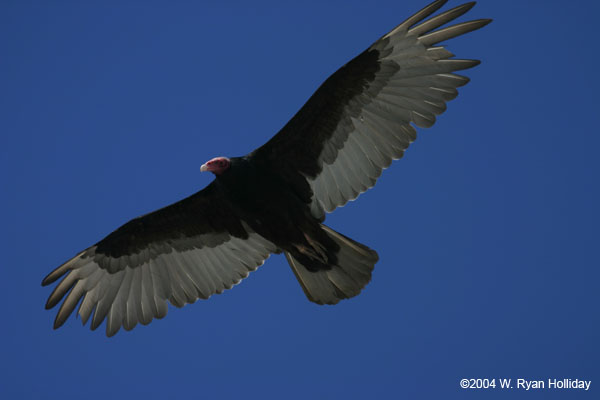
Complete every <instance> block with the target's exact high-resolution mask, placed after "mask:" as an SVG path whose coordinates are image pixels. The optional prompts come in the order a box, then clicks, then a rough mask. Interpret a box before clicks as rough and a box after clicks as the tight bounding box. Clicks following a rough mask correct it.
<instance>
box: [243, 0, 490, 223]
mask: <svg viewBox="0 0 600 400" xmlns="http://www.w3.org/2000/svg"><path fill="white" fill-rule="evenodd" d="M445 2H446V1H445V0H438V1H435V2H433V3H431V4H430V5H428V6H427V7H425V8H423V9H422V10H421V11H419V12H417V13H416V14H415V15H413V16H412V17H410V18H408V19H407V20H406V21H404V22H403V23H402V24H400V25H399V26H398V27H396V28H395V29H394V30H392V31H391V32H389V33H388V34H387V35H385V36H383V37H382V38H381V39H379V40H378V41H376V42H375V43H374V44H373V45H372V46H371V47H369V48H368V49H367V50H365V51H364V52H363V53H361V54H360V55H358V56H357V57H355V58H354V59H353V60H351V61H350V62H349V63H347V64H346V65H344V66H343V67H342V68H340V69H339V70H338V71H336V72H335V73H334V74H333V75H331V76H330V77H329V78H328V79H327V80H326V81H325V82H324V83H323V84H322V85H321V86H320V87H319V89H318V90H317V91H316V92H315V93H314V94H313V95H312V97H311V98H310V99H309V100H308V101H307V102H306V104H305V105H304V106H303V107H302V108H301V109H300V111H298V113H297V114H296V115H295V116H294V117H293V118H292V119H291V120H290V121H289V122H288V123H287V124H286V125H285V126H284V127H283V129H281V131H280V132H279V133H278V134H277V135H275V136H274V137H273V138H272V139H271V140H270V141H269V142H267V143H266V144H265V145H264V146H262V147H260V148H258V149H257V150H255V151H254V153H253V154H252V157H253V158H254V160H255V162H257V163H264V164H265V165H267V166H268V167H269V168H271V169H273V170H277V171H278V172H279V173H280V174H281V176H282V178H283V179H285V180H286V181H288V183H290V184H291V185H292V186H293V187H295V188H296V191H297V193H299V194H300V195H301V196H302V198H303V199H304V200H305V201H307V202H309V203H310V205H311V213H312V214H313V216H315V217H316V218H324V212H325V211H327V212H331V211H333V210H334V209H335V208H336V207H339V206H343V205H344V204H346V203H347V202H348V201H349V200H353V199H355V198H356V197H357V196H358V195H359V194H360V193H362V192H364V191H365V190H367V189H368V188H370V187H372V186H373V185H375V182H376V180H377V178H378V177H379V176H380V175H381V172H382V170H383V169H385V168H387V167H388V166H389V165H390V163H391V162H392V160H393V159H398V158H400V157H402V155H403V153H404V150H405V149H406V148H407V147H408V145H409V144H410V143H411V142H413V141H414V140H415V139H416V131H415V129H414V127H413V126H412V125H411V124H414V125H417V126H419V127H430V126H431V125H433V123H434V122H435V119H436V115H438V114H441V113H442V112H444V111H445V110H446V102H447V101H449V100H452V99H453V98H454V97H456V95H457V94H458V92H457V90H456V89H457V87H459V86H462V85H464V84H466V83H467V82H468V81H469V80H468V78H466V77H464V76H461V75H457V74H455V73H454V72H455V71H458V70H463V69H466V68H470V67H473V66H475V65H477V64H479V61H476V60H462V59H454V58H452V57H453V56H454V55H453V54H452V53H451V52H449V51H448V50H446V49H445V48H444V47H442V46H435V45H436V44H437V43H439V42H441V41H443V40H447V39H451V38H453V37H456V36H459V35H462V34H464V33H467V32H470V31H473V30H475V29H478V28H481V27H482V26H484V25H486V24H488V23H489V22H490V20H487V19H481V20H474V21H468V22H463V23H459V24H456V25H453V26H450V27H447V28H442V29H438V28H440V27H441V26H442V25H444V24H446V23H447V22H449V21H452V20H454V19H455V18H457V17H459V16H461V15H463V14H464V13H465V12H467V11H468V10H469V9H471V7H473V5H474V4H475V3H474V2H472V3H466V4H463V5H461V6H458V7H455V8H453V9H451V10H448V11H446V12H443V13H441V14H439V15H437V16H434V17H432V18H430V19H429V20H427V21H425V22H421V21H422V20H423V19H425V18H427V17H428V16H430V15H431V14H432V13H434V12H435V11H437V10H438V9H439V8H440V7H441V6H442V5H444V3H445ZM436 29H438V30H436ZM307 193H308V194H307Z"/></svg>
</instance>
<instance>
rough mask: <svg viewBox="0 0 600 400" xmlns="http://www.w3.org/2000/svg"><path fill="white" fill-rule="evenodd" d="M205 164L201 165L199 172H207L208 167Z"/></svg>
mask: <svg viewBox="0 0 600 400" xmlns="http://www.w3.org/2000/svg"><path fill="white" fill-rule="evenodd" d="M206 164H208V163H206ZM206 164H202V166H201V167H200V172H206V171H208V165H206Z"/></svg>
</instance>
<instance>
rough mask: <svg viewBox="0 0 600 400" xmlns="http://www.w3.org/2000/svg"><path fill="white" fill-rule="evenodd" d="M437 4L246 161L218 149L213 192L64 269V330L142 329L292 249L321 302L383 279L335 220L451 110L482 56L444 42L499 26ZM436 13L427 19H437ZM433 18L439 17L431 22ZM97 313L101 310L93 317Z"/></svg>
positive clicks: (156, 215)
mask: <svg viewBox="0 0 600 400" xmlns="http://www.w3.org/2000/svg"><path fill="white" fill-rule="evenodd" d="M444 3H446V1H445V0H438V1H434V2H433V3H431V4H430V5H428V6H426V7H425V8H423V9H422V10H421V11H419V12H417V13H416V14H414V15H413V16H411V17H410V18H408V19H407V20H406V21H404V22H402V23H401V24H400V25H398V26H397V27H396V28H394V29H393V30H392V31H391V32H389V33H387V34H386V35H384V36H383V37H381V38H380V39H379V40H377V41H376V42H375V43H373V45H371V46H370V47H369V48H368V49H366V50H365V51H363V52H362V53H361V54H359V55H358V56H357V57H355V58H354V59H352V60H351V61H350V62H348V63H347V64H346V65H344V66H343V67H341V68H340V69H339V70H337V71H336V72H335V73H334V74H333V75H331V76H330V77H329V78H328V79H327V80H326V81H325V82H324V83H323V84H322V85H321V86H320V87H319V88H318V90H317V91H316V92H315V93H314V94H313V95H312V96H311V97H310V99H309V100H308V101H307V102H306V104H305V105H304V106H303V107H302V108H301V109H300V111H298V112H297V113H296V114H295V115H294V117H293V118H292V119H291V120H290V121H289V122H288V123H287V124H286V125H285V126H284V127H283V128H282V129H281V130H280V131H279V132H278V133H277V134H276V135H275V136H274V137H273V138H271V140H269V141H268V142H267V143H266V144H264V145H263V146H261V147H259V148H258V149H256V150H254V151H253V152H251V153H249V154H247V155H245V156H243V157H216V158H213V159H211V160H210V161H208V162H206V163H205V164H204V165H202V167H201V168H200V170H201V171H210V172H212V173H213V174H214V175H215V179H214V180H213V181H212V182H211V183H210V184H209V185H208V186H206V187H205V188H204V189H202V190H200V191H199V192H197V193H195V194H193V195H191V196H189V197H187V198H185V199H183V200H181V201H179V202H177V203H174V204H172V205H169V206H167V207H164V208H161V209H159V210H157V211H154V212H152V213H150V214H146V215H143V216H141V217H138V218H135V219H133V220H131V221H129V222H127V223H126V224H125V225H123V226H121V227H120V228H118V229H117V230H115V231H114V232H112V233H111V234H109V235H108V236H106V237H105V238H104V239H102V240H100V241H99V242H98V243H96V244H94V245H93V246H91V247H89V248H87V249H85V250H83V251H81V252H80V253H79V254H77V255H76V256H75V257H73V258H72V259H70V260H69V261H67V262H66V263H64V264H62V265H61V266H60V267H58V268H56V269H55V270H54V271H52V272H51V273H50V274H49V275H48V276H46V277H45V278H44V280H43V281H42V285H44V286H45V285H49V284H52V283H54V282H56V281H57V280H58V279H59V278H61V277H62V280H61V281H60V283H58V284H57V285H56V287H55V288H54V290H53V291H52V294H51V295H50V297H49V298H48V301H47V303H46V308H47V309H50V308H52V307H54V306H56V305H57V304H58V303H59V302H61V300H63V299H64V300H63V301H62V304H61V305H60V309H59V310H58V313H57V315H56V319H55V322H54V328H55V329H56V328H58V327H60V326H61V325H63V324H64V322H65V321H66V319H67V318H68V317H69V315H71V313H72V312H73V311H74V310H75V307H76V306H77V305H78V304H79V308H78V311H77V312H78V313H79V315H80V316H81V319H82V321H83V323H84V324H85V323H86V322H87V321H88V319H89V318H90V317H92V321H91V329H96V328H98V326H99V325H100V324H101V323H102V322H103V321H104V320H106V334H107V336H112V335H114V334H115V333H117V331H119V329H120V328H121V326H123V327H124V328H125V329H126V330H131V329H133V328H134V327H135V326H136V325H137V324H138V323H141V324H143V325H146V324H148V323H150V322H151V321H152V319H153V318H162V317H164V316H165V315H166V314H167V302H169V303H171V304H173V305H175V306H176V307H182V306H183V305H185V304H186V303H194V302H195V301H196V300H197V299H208V298H209V297H210V296H211V295H213V294H215V293H222V292H223V291H224V290H225V289H229V288H231V287H232V286H234V285H236V284H237V283H239V282H240V281H241V280H242V279H243V278H245V277H247V276H248V274H249V272H251V271H254V270H255V269H256V268H257V267H258V266H260V265H262V264H263V263H264V261H265V260H266V259H267V258H268V257H269V255H270V254H271V253H283V254H284V255H285V257H286V258H287V261H288V262H289V265H290V267H291V268H292V271H293V272H294V274H295V275H296V278H297V279H298V282H299V283H300V285H301V286H302V289H303V290H304V293H305V294H306V296H307V297H308V299H309V300H310V301H312V302H315V303H318V304H336V303H338V302H339V301H340V300H342V299H347V298H351V297H354V296H356V295H358V294H359V293H360V291H361V290H362V289H363V288H364V287H365V286H366V285H367V283H368V282H369V281H370V280H371V273H372V271H373V268H374V266H375V263H376V262H377V260H378V255H377V253H376V252H375V251H374V250H372V249H370V248H369V247H367V246H365V245H363V244H360V243H358V242H356V241H354V240H352V239H350V238H348V237H346V236H344V235H342V234H341V233H338V232H336V231H334V230H333V229H331V228H329V227H327V226H325V225H324V224H323V222H324V220H325V214H326V212H327V213H329V212H332V211H333V210H335V209H336V208H337V207H340V206H343V205H344V204H346V203H347V202H348V201H350V200H354V199H356V198H357V197H358V195H359V194H360V193H362V192H364V191H366V190H367V189H369V188H371V187H373V186H374V185H375V182H376V180H377V178H378V177H379V176H380V175H381V172H382V171H383V170H384V169H385V168H387V167H389V166H390V164H391V162H392V160H396V159H399V158H401V157H402V155H403V154H404V151H405V150H406V149H407V148H408V146H409V144H410V143H412V142H413V141H414V140H415V139H416V130H415V128H414V126H413V125H415V126H417V127H430V126H432V125H433V124H434V122H435V119H436V115H439V114H441V113H443V112H444V111H445V110H446V102H447V101H449V100H452V99H454V98H455V97H456V96H457V95H458V92H457V88H458V87H460V86H463V85H465V84H466V83H467V82H468V81H469V79H468V78H466V77H464V76H461V75H458V74H455V71H459V70H464V69H467V68H471V67H474V66H475V65H477V64H479V61H477V60H466V59H456V58H454V54H452V53H451V52H450V51H448V50H447V49H446V48H445V47H443V46H438V45H437V44H438V43H440V42H441V41H444V40H448V39H451V38H454V37H456V36H459V35H462V34H465V33H467V32H471V31H473V30H476V29H479V28H481V27H483V26H485V25H487V24H488V23H489V22H491V20H489V19H478V20H473V21H468V22H462V23H458V24H456V25H452V26H449V27H445V28H441V27H442V26H443V25H445V24H446V23H448V22H450V21H452V20H454V19H456V18H458V17H459V16H461V15H463V14H464V13H466V12H467V11H469V10H470V9H471V8H472V7H473V5H474V4H475V3H474V2H471V3H466V4H463V5H460V6H458V7H455V8H453V9H451V10H448V11H445V12H443V13H441V14H438V15H436V16H433V17H431V18H429V19H427V18H428V17H430V16H431V15H432V14H434V13H435V12H436V11H437V10H438V9H440V8H441V7H442V6H443V5H444ZM425 19H427V20H425ZM424 20H425V21H424ZM92 314H93V315H92Z"/></svg>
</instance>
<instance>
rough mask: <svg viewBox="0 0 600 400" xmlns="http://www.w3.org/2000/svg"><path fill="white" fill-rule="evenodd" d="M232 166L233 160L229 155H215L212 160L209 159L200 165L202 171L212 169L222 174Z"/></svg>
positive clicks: (215, 172) (214, 172) (211, 170)
mask: <svg viewBox="0 0 600 400" xmlns="http://www.w3.org/2000/svg"><path fill="white" fill-rule="evenodd" d="M230 166H231V160H230V159H229V158H227V157H215V158H213V159H212V160H210V161H207V162H206V163H205V164H203V165H202V166H201V167H200V171H202V172H204V171H210V172H212V173H213V174H215V175H221V174H222V173H223V172H225V171H227V170H228V169H229V167H230Z"/></svg>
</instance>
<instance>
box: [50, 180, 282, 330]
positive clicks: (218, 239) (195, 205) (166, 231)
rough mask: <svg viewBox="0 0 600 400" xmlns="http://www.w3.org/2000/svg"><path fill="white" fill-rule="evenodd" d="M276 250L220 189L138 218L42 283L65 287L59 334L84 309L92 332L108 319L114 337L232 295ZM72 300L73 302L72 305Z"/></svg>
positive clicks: (60, 291) (56, 298) (58, 292)
mask: <svg viewBox="0 0 600 400" xmlns="http://www.w3.org/2000/svg"><path fill="white" fill-rule="evenodd" d="M275 251H276V247H275V246H274V245H273V244H272V243H271V242H269V241H268V240H266V239H264V238H263V237H262V236H260V235H258V234H257V233H255V232H253V231H252V229H251V228H250V227H249V226H248V225H247V224H246V223H245V222H244V221H243V220H241V219H239V218H238V217H237V216H236V214H235V212H234V211H233V210H232V209H231V207H230V206H229V205H228V203H227V201H226V200H225V199H224V198H223V196H222V194H221V192H220V190H219V188H218V186H217V185H216V184H215V182H213V183H212V184H210V185H209V186H207V187H206V188H205V189H203V190H201V191H200V192H198V193H196V194H194V195H192V196H190V197H188V198H186V199H184V200H181V201H179V202H177V203H175V204H172V205H170V206H168V207H165V208H162V209H160V210H157V211H155V212H153V213H150V214H146V215H144V216H141V217H139V218H135V219H133V220H131V221H129V222H128V223H126V224H125V225H123V226H121V227H120V228H119V229H117V230H116V231H114V232H113V233H111V234H110V235H108V236H107V237H106V238H104V239H102V240H101V241H100V242H98V243H96V244H95V245H94V246H92V247H90V248H88V249H86V250H84V251H82V252H81V253H79V254H78V255H77V256H75V257H74V258H72V259H71V260H69V261H67V262H66V263H64V264H63V265H61V266H60V267H58V268H57V269H55V270H54V271H52V272H51V273H50V274H49V275H48V276H47V277H46V278H45V279H44V280H43V282H42V285H44V286H45V285H49V284H51V283H53V282H55V281H56V280H58V279H59V278H61V277H63V276H64V278H63V279H62V281H61V282H60V283H59V284H58V285H57V286H56V287H55V288H54V291H53V292H52V294H51V295H50V297H49V298H48V302H47V303H46V308H47V309H49V308H52V307H54V306H56V305H57V304H58V303H59V302H60V301H61V300H62V299H63V298H64V301H63V302H62V304H61V306H60V309H59V311H58V314H57V315H56V320H55V322H54V328H55V329H56V328H58V327H60V326H61V325H62V324H64V322H65V321H66V319H67V318H68V317H69V315H71V313H72V312H73V311H74V309H75V307H76V306H77V304H79V310H78V313H79V315H80V316H81V319H82V321H83V323H84V324H85V323H86V321H87V320H88V319H89V318H90V316H91V315H92V313H93V317H92V323H91V328H92V329H96V328H97V327H98V326H99V325H100V324H101V323H102V321H104V319H106V334H107V336H112V335H114V334H115V333H117V331H118V330H119V329H120V327H121V326H123V327H124V328H125V329H126V330H130V329H133V328H134V327H135V326H136V324H137V323H138V322H139V323H142V324H144V325H146V324H148V323H150V321H152V319H153V318H162V317H164V316H165V315H166V313H167V301H169V302H170V303H171V304H173V305H175V306H177V307H183V305H184V304H185V303H193V302H195V301H196V300H197V299H199V298H202V299H207V298H208V297H210V296H211V295H213V294H216V293H221V292H223V290H225V289H229V288H231V287H232V286H233V285H235V284H237V283H238V282H240V281H241V280H242V279H243V278H245V277H246V276H248V273H249V272H250V271H254V270H255V269H256V268H257V267H258V266H259V265H261V264H262V263H263V262H264V261H265V259H266V258H268V257H269V254H270V253H272V252H275ZM65 296H66V298H65Z"/></svg>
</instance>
